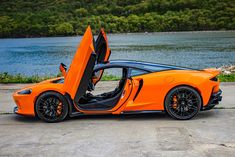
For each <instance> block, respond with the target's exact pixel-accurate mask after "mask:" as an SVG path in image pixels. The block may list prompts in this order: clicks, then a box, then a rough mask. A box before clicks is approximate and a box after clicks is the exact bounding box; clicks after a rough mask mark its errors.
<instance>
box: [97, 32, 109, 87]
mask: <svg viewBox="0 0 235 157" xmlns="http://www.w3.org/2000/svg"><path fill="white" fill-rule="evenodd" d="M95 53H96V64H99V63H106V62H108V60H109V56H110V54H111V50H110V48H109V45H108V39H107V36H106V33H105V32H104V29H101V30H100V33H99V35H98V37H97V39H96V41H95ZM102 74H103V71H100V73H99V75H98V76H96V77H95V78H94V77H93V79H92V82H93V84H96V83H97V82H99V80H100V79H101V77H102Z"/></svg>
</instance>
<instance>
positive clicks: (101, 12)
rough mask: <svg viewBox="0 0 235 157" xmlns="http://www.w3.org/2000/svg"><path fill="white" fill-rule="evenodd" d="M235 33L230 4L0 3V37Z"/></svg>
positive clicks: (158, 0)
mask: <svg viewBox="0 0 235 157" xmlns="http://www.w3.org/2000/svg"><path fill="white" fill-rule="evenodd" d="M88 24H90V25H91V26H92V28H93V30H94V33H97V31H98V30H99V28H100V27H101V26H102V27H104V28H105V30H106V31H107V32H111V33H118V32H146V31H147V32H158V31H193V30H234V29H235V0H1V1H0V37H1V38H3V37H37V36H66V35H76V34H82V33H83V31H84V29H85V28H86V27H87V25H88Z"/></svg>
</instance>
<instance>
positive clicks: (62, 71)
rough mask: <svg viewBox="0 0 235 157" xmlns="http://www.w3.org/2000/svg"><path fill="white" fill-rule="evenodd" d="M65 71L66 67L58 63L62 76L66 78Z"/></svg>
mask: <svg viewBox="0 0 235 157" xmlns="http://www.w3.org/2000/svg"><path fill="white" fill-rule="evenodd" d="M66 71H67V66H66V65H65V64H63V63H60V72H61V73H62V75H63V76H64V77H66V75H67V72H66Z"/></svg>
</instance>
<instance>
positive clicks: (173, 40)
mask: <svg viewBox="0 0 235 157" xmlns="http://www.w3.org/2000/svg"><path fill="white" fill-rule="evenodd" d="M107 36H108V40H109V45H110V48H111V50H112V54H111V57H110V59H111V60H113V59H128V60H140V61H149V62H155V63H164V64H173V65H179V66H185V67H190V68H198V69H202V68H208V67H220V66H222V65H230V64H235V31H216V32H213V31H212V32H177V33H167V32H163V33H127V34H108V35H107ZM80 40H81V36H76V37H47V38H19V39H0V64H1V65H0V72H8V73H10V74H17V73H21V74H24V75H35V74H38V75H55V74H57V73H58V72H59V69H58V67H59V64H60V63H61V62H63V63H65V64H67V65H69V64H70V62H71V60H72V58H73V56H74V53H75V51H76V47H77V45H78V43H79V42H80Z"/></svg>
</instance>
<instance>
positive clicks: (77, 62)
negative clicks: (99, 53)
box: [63, 27, 95, 99]
mask: <svg viewBox="0 0 235 157" xmlns="http://www.w3.org/2000/svg"><path fill="white" fill-rule="evenodd" d="M94 51H95V50H94V46H93V36H92V31H91V28H90V27H88V28H87V30H86V32H85V34H84V36H83V38H82V40H81V42H80V45H79V47H78V49H77V51H76V53H75V56H74V58H73V60H72V63H71V65H70V68H69V70H68V73H67V75H66V77H65V80H64V85H63V89H64V91H65V92H67V93H68V94H70V96H71V98H72V99H74V98H75V95H76V94H77V91H78V89H79V85H80V82H81V80H82V77H83V75H84V71H85V69H86V70H87V68H86V67H87V64H88V62H89V60H94V59H92V54H94ZM90 62H92V61H90ZM93 62H94V61H93ZM93 64H95V63H93ZM93 66H94V65H93ZM93 66H92V65H90V68H89V69H93ZM89 71H90V70H89ZM83 86H84V85H83ZM82 91H84V90H82ZM79 95H81V93H78V94H77V96H76V99H78V96H79Z"/></svg>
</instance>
